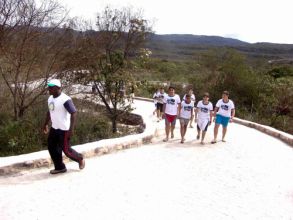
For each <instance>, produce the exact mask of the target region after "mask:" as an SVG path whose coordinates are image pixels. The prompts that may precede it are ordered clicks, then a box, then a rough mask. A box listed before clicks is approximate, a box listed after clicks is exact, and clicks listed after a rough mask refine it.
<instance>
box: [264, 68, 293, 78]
mask: <svg viewBox="0 0 293 220" xmlns="http://www.w3.org/2000/svg"><path fill="white" fill-rule="evenodd" d="M268 75H270V76H272V77H273V78H275V79H277V78H281V77H286V76H293V67H290V66H281V67H275V68H273V69H272V70H270V71H268Z"/></svg>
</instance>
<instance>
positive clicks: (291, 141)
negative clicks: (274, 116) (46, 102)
mask: <svg viewBox="0 0 293 220" xmlns="http://www.w3.org/2000/svg"><path fill="white" fill-rule="evenodd" d="M136 99H138V100H142V101H148V102H153V100H152V99H149V98H143V97H136ZM233 121H234V122H235V123H237V124H241V125H245V126H247V127H250V128H254V129H256V130H259V131H261V132H263V133H265V134H267V135H270V136H272V137H275V138H278V139H279V140H281V141H283V142H285V143H286V144H288V145H290V146H291V147H293V135H290V134H288V133H285V132H282V131H279V130H277V129H275V128H272V127H269V126H265V125H262V124H258V123H255V122H251V121H247V120H243V119H240V118H234V119H233Z"/></svg>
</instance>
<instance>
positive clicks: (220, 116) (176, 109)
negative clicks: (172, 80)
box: [153, 86, 235, 144]
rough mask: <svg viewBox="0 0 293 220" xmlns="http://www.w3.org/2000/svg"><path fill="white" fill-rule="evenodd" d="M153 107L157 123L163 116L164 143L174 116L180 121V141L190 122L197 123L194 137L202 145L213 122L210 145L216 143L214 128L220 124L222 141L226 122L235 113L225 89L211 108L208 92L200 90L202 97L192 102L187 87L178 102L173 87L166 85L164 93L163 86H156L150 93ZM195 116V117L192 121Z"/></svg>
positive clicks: (190, 91)
mask: <svg viewBox="0 0 293 220" xmlns="http://www.w3.org/2000/svg"><path fill="white" fill-rule="evenodd" d="M153 99H154V102H155V106H156V109H155V111H154V113H156V114H157V119H158V122H159V121H160V120H162V119H165V133H166V137H165V138H164V140H163V141H164V142H167V141H168V140H169V137H170V138H171V139H172V138H174V129H175V125H176V119H177V118H178V119H179V121H180V134H181V143H184V141H185V134H186V131H187V128H188V124H189V127H191V128H192V127H193V125H192V124H193V121H194V122H196V123H197V135H196V139H197V140H199V139H200V143H201V144H205V142H204V139H205V135H206V132H207V130H208V127H209V125H211V123H212V121H214V122H215V127H214V138H213V140H212V141H211V143H212V144H214V143H216V142H217V136H218V130H219V127H220V125H222V127H223V130H222V141H223V142H225V136H226V133H227V127H228V123H229V122H232V120H233V118H234V116H235V106H234V103H233V101H232V100H231V99H229V92H228V91H223V93H222V98H221V99H219V100H218V102H217V103H216V106H215V108H213V104H212V103H211V102H210V101H209V93H204V94H203V98H202V100H200V101H198V102H197V103H196V98H195V95H194V94H193V90H192V89H190V90H189V91H188V93H187V94H185V95H184V97H183V99H182V101H181V99H180V96H179V95H178V94H176V93H175V88H174V87H172V86H170V87H169V89H168V93H167V94H166V93H165V92H164V88H160V89H159V90H158V91H157V92H156V93H155V94H154V96H153ZM194 118H195V120H194Z"/></svg>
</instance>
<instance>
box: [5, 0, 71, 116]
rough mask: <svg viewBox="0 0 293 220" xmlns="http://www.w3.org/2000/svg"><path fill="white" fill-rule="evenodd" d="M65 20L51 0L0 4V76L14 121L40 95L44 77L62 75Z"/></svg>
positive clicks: (10, 0)
mask: <svg viewBox="0 0 293 220" xmlns="http://www.w3.org/2000/svg"><path fill="white" fill-rule="evenodd" d="M66 17H67V13H66V11H65V9H64V8H63V7H62V6H61V5H60V4H58V3H57V2H55V1H53V0H49V1H42V2H40V4H37V3H36V2H35V1H34V0H4V1H1V4H0V22H1V23H0V28H1V30H0V65H1V68H0V75H1V76H2V78H3V80H4V82H5V85H6V86H7V88H8V90H9V92H10V94H11V95H12V105H13V113H14V119H15V120H18V119H20V118H22V117H23V116H24V113H25V111H26V110H27V109H28V108H29V107H30V106H32V105H33V103H35V102H36V101H37V100H38V98H39V97H40V96H41V95H42V94H44V92H45V90H46V83H47V80H48V78H49V77H50V76H52V75H53V74H55V77H57V75H58V74H61V73H62V72H63V67H64V66H65V60H66V59H65V57H66V50H67V49H68V48H69V46H70V42H69V41H70V38H68V37H69V35H68V33H69V31H70V30H69V29H68V28H67V27H68V25H67V20H66ZM36 80H38V82H37V83H35V82H34V81H36Z"/></svg>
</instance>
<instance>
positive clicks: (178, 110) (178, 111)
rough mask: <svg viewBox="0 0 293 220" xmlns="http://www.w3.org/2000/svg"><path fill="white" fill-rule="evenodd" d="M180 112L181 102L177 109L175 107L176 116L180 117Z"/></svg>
mask: <svg viewBox="0 0 293 220" xmlns="http://www.w3.org/2000/svg"><path fill="white" fill-rule="evenodd" d="M180 110H181V102H180V103H178V107H177V115H180Z"/></svg>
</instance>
